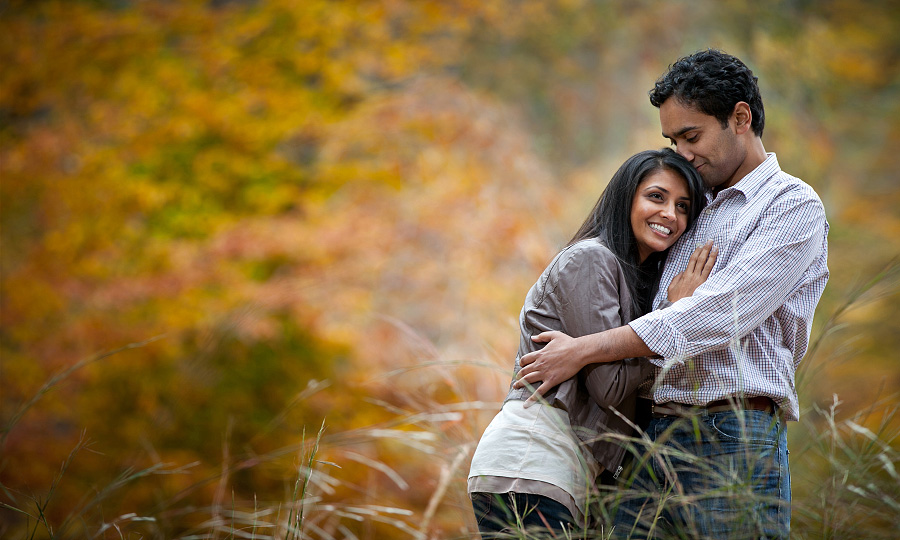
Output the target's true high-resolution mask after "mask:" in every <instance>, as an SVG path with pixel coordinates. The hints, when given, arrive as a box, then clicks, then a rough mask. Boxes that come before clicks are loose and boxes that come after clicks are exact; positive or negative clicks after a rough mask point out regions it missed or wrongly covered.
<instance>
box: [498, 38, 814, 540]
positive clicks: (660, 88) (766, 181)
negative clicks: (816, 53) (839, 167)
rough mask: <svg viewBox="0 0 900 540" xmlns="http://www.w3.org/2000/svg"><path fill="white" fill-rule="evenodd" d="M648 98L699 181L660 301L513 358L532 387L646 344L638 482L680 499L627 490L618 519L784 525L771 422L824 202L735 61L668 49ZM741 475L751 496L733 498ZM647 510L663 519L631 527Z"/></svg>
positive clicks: (751, 528) (808, 289) (620, 526)
mask: <svg viewBox="0 0 900 540" xmlns="http://www.w3.org/2000/svg"><path fill="white" fill-rule="evenodd" d="M650 102H651V103H652V104H653V105H654V106H656V107H658V108H659V118H660V125H661V128H662V134H663V136H664V137H665V138H667V139H669V140H670V141H671V143H672V144H674V145H675V147H676V150H677V152H678V153H679V154H681V155H683V156H684V157H685V158H687V159H688V160H689V161H691V163H692V164H693V165H694V167H695V168H696V169H697V171H698V172H699V173H700V175H701V176H702V177H703V181H704V183H705V184H706V185H707V187H708V188H709V189H710V193H708V194H707V200H708V201H709V204H708V206H707V207H706V208H705V209H704V211H703V212H702V214H701V215H700V217H699V218H698V219H697V221H696V222H695V223H694V226H693V228H692V229H691V231H689V232H688V233H686V234H685V235H684V236H683V237H682V238H681V239H680V240H679V241H678V242H677V243H676V244H675V245H674V246H673V248H672V250H671V252H670V253H669V257H668V260H667V263H666V267H665V270H664V272H663V275H662V278H661V280H660V284H659V292H658V293H657V296H656V298H655V300H654V307H656V308H657V309H656V311H653V312H651V313H649V314H647V315H645V316H643V317H641V318H639V319H637V320H635V321H633V322H632V323H630V324H629V325H627V326H623V327H619V328H615V329H612V330H608V331H606V332H602V333H599V334H592V335H590V336H584V337H581V338H570V337H568V336H566V335H565V334H561V333H559V332H548V333H544V334H540V335H538V336H534V337H533V338H532V339H534V340H535V341H537V342H548V343H547V345H546V346H545V347H544V348H543V349H541V350H539V351H536V352H533V353H530V354H528V355H526V356H524V357H523V358H522V360H521V363H522V366H523V368H522V370H521V371H520V373H519V380H518V381H517V382H516V385H517V386H518V387H524V386H526V383H527V384H535V385H537V383H538V382H540V383H541V384H540V386H538V388H537V390H536V392H535V395H533V396H532V399H535V398H536V396H537V395H538V394H543V393H544V392H546V391H548V390H549V389H550V388H552V387H554V386H556V385H557V384H559V383H560V382H562V381H564V380H566V379H568V378H569V377H572V376H573V375H575V374H576V373H577V372H578V371H579V370H580V369H581V368H582V367H583V366H586V365H588V364H590V363H599V362H612V361H617V360H621V359H624V358H630V357H638V356H648V357H653V358H651V362H652V363H653V364H654V365H655V366H656V380H655V382H654V383H653V384H652V385H650V384H647V385H645V386H644V388H643V390H642V395H643V397H647V398H650V399H652V400H653V415H652V416H653V418H652V419H651V421H650V424H649V426H648V427H647V429H646V433H647V436H648V437H649V438H650V439H651V440H660V441H664V443H665V446H664V447H663V453H664V454H665V451H666V450H668V451H669V453H668V454H665V455H664V456H663V457H659V456H657V457H656V458H654V459H651V460H650V461H648V462H646V463H645V464H644V466H643V468H641V467H639V469H640V473H639V476H638V479H637V483H638V484H640V485H642V486H643V487H644V488H647V489H650V490H651V491H656V492H657V493H659V492H663V493H668V494H671V495H677V496H678V497H680V498H678V497H676V499H672V498H671V497H670V498H669V499H668V502H667V503H666V504H662V503H660V502H659V501H655V502H653V501H649V502H648V500H637V501H631V502H625V503H624V504H623V505H622V506H621V507H620V511H619V512H618V514H617V515H616V529H617V532H618V533H620V534H621V533H628V532H629V531H632V530H635V531H642V529H641V527H642V526H647V528H646V529H643V532H642V533H641V537H646V535H647V534H648V531H649V530H651V529H650V528H649V527H653V529H652V530H657V529H658V528H659V527H665V526H669V527H670V528H671V530H670V531H669V533H668V534H683V535H684V536H687V537H691V538H697V537H712V538H716V537H718V538H726V537H727V538H734V537H736V536H735V535H737V536H740V535H741V534H746V535H747V536H748V537H753V538H760V537H766V538H787V537H788V534H789V530H790V472H789V470H788V461H787V438H786V432H785V429H784V426H783V424H782V422H783V421H788V420H793V421H796V420H797V419H798V417H799V405H798V401H797V393H796V389H795V387H794V372H795V369H796V368H797V366H798V365H799V362H800V360H801V358H802V357H803V355H804V354H805V353H806V349H807V346H808V342H809V335H810V331H811V327H812V319H813V312H814V311H815V307H816V304H817V303H818V301H819V298H820V297H821V295H822V291H823V290H824V288H825V283H826V281H827V280H828V268H827V266H826V262H827V251H828V245H827V233H828V224H827V222H826V219H825V212H824V208H823V206H822V203H821V201H820V200H819V198H818V196H817V195H816V194H815V192H814V191H813V190H812V188H810V187H809V186H808V185H807V184H805V183H803V182H802V181H800V180H799V179H797V178H794V177H792V176H790V175H788V174H786V173H784V172H783V171H782V170H781V169H780V167H779V165H778V161H777V159H776V157H775V154H767V153H766V150H765V148H764V147H763V143H762V138H761V137H762V134H763V128H764V125H765V115H764V111H763V104H762V98H761V96H760V93H759V88H758V86H757V78H756V77H754V76H753V73H752V72H751V71H750V69H748V68H747V66H745V65H744V64H743V63H742V62H741V61H740V60H738V59H737V58H735V57H733V56H731V55H728V54H725V53H723V52H720V51H716V50H707V51H701V52H698V53H695V54H693V55H690V56H688V57H685V58H682V59H679V60H678V61H677V62H676V63H675V64H673V65H672V66H670V67H669V70H668V71H667V72H666V73H665V74H664V75H663V76H662V77H661V78H660V79H659V81H657V83H656V86H655V88H654V89H653V90H651V92H650ZM661 234H664V231H662V232H661ZM708 240H712V242H713V244H714V245H715V246H716V247H717V248H718V260H717V261H716V264H715V267H714V269H713V273H712V274H711V275H710V277H709V279H708V280H707V281H706V283H704V284H703V285H701V286H700V287H699V288H697V290H696V291H695V292H694V294H693V296H690V297H688V298H684V299H681V300H679V301H677V302H675V303H674V304H668V302H666V291H667V289H668V287H669V284H670V283H672V281H673V278H674V279H676V280H677V279H678V277H677V276H676V274H678V273H679V272H680V271H681V270H683V269H684V268H685V267H686V265H687V264H688V259H689V257H690V255H691V253H692V251H693V249H694V247H695V245H697V244H700V243H704V242H707V241H708ZM660 357H661V358H660ZM667 430H668V431H667ZM663 434H665V435H664V436H663ZM685 451H687V453H685ZM691 454H693V455H696V456H699V459H693V460H692V459H691V458H690V455H691ZM673 456H674V457H673ZM742 486H743V488H746V490H748V491H749V494H750V495H751V496H752V497H751V499H752V500H747V499H746V493H745V494H744V495H743V496H739V495H740V493H741V492H740V490H741V488H742ZM741 497H743V499H742V498H741ZM672 500H677V501H680V502H679V503H678V504H670V503H671V501H672ZM660 504H662V506H659V505H660ZM653 505H657V506H653ZM651 506H652V507H651ZM648 513H649V515H650V516H651V517H652V516H654V515H658V516H659V518H660V519H657V520H656V523H655V524H652V523H651V524H650V525H647V524H646V523H643V524H642V523H640V520H638V521H639V523H638V524H637V525H635V519H636V517H637V516H638V515H641V516H646V515H647V514H648ZM632 527H636V528H634V529H632Z"/></svg>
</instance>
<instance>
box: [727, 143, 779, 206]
mask: <svg viewBox="0 0 900 540" xmlns="http://www.w3.org/2000/svg"><path fill="white" fill-rule="evenodd" d="M780 170H781V167H780V166H779V165H778V158H777V157H776V156H775V153H774V152H767V153H766V159H765V161H763V162H762V163H760V164H759V165H757V167H756V168H755V169H753V170H752V171H750V173H748V174H747V176H745V177H743V178H741V179H740V180H738V182H737V184H735V185H733V186H731V187H730V188H728V189H734V190H737V191H740V192H741V193H742V194H743V195H744V197H750V195H752V194H753V193H754V192H756V191H758V190H759V188H760V187H762V184H763V183H764V182H765V181H766V180H768V179H769V178H771V177H772V176H774V175H775V174H776V173H777V172H779V171H780ZM723 191H728V190H727V189H726V190H723Z"/></svg>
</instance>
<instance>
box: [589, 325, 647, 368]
mask: <svg viewBox="0 0 900 540" xmlns="http://www.w3.org/2000/svg"><path fill="white" fill-rule="evenodd" d="M579 340H584V343H582V354H580V355H579V359H580V360H581V361H582V363H583V365H585V366H586V365H588V364H595V363H604V362H615V361H618V360H624V359H625V358H637V357H639V356H653V355H655V354H656V353H655V352H653V351H651V350H650V348H649V347H647V344H646V343H644V341H643V340H642V339H641V338H640V337H639V336H638V335H637V333H635V331H634V330H632V328H631V327H630V326H628V325H627V324H626V325H625V326H620V327H618V328H611V329H609V330H606V331H604V332H600V333H598V334H591V335H589V336H583V337H581V338H579Z"/></svg>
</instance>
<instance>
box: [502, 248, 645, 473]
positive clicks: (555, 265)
mask: <svg viewBox="0 0 900 540" xmlns="http://www.w3.org/2000/svg"><path fill="white" fill-rule="evenodd" d="M640 315H641V314H640V313H632V301H631V293H630V291H629V290H628V287H626V286H625V276H624V274H623V273H622V268H621V266H620V265H619V262H618V260H617V259H616V257H615V255H613V253H612V252H611V251H610V250H609V248H607V247H606V246H605V245H604V244H603V243H601V242H600V241H599V240H597V239H589V240H581V241H579V242H576V243H575V244H572V245H571V246H568V247H566V248H565V249H564V250H562V251H561V252H560V253H559V254H558V255H557V256H556V257H555V258H554V259H553V262H551V263H550V265H549V266H548V267H547V269H546V270H544V272H543V274H541V277H540V278H539V279H538V281H537V283H535V284H534V286H533V287H531V290H530V291H528V295H527V296H526V297H525V304H524V305H523V306H522V312H521V314H520V315H519V327H520V330H521V335H520V339H519V352H518V355H517V356H516V366H515V372H514V375H513V380H515V373H518V371H519V369H520V365H519V358H521V357H522V356H523V355H525V354H527V353H529V352H532V351H535V350H538V349H540V348H541V347H543V346H544V344H543V343H535V342H533V341H532V340H531V336H533V335H537V334H539V333H541V332H545V331H548V330H559V331H561V332H563V333H565V334H568V335H570V336H572V337H579V336H584V335H588V334H593V333H596V332H601V331H603V330H608V329H610V328H616V327H619V326H622V325H625V324H628V323H629V322H631V320H632V319H634V318H635V317H638V316H640ZM651 373H652V367H651V366H650V363H649V362H648V361H647V360H646V359H644V358H629V359H626V360H622V361H619V362H612V363H607V364H591V365H589V366H587V367H585V368H584V369H582V370H581V371H580V372H579V373H578V374H577V375H576V376H575V377H573V378H571V379H569V380H568V381H565V382H563V383H561V384H560V385H558V386H557V387H555V388H553V389H552V390H550V391H549V392H547V393H546V394H545V395H544V399H545V400H546V401H547V402H548V403H549V404H551V405H553V406H555V407H559V408H561V409H563V410H565V411H567V412H568V413H569V420H570V422H571V424H572V429H573V430H574V431H575V434H576V435H577V436H578V438H579V440H581V441H582V442H583V443H585V446H586V449H587V450H588V451H589V452H590V453H591V454H592V455H593V456H594V458H595V459H596V460H597V462H598V463H600V465H602V466H603V467H604V468H605V469H606V470H608V471H612V472H613V473H615V472H616V471H617V469H618V467H619V465H620V464H621V462H622V457H623V456H624V454H625V449H624V448H623V447H622V446H621V445H619V444H616V443H615V442H611V441H604V440H597V436H598V434H603V433H606V432H614V433H620V434H623V435H632V434H633V430H632V428H631V427H630V426H629V425H628V423H627V422H625V421H624V420H623V419H622V418H620V417H618V416H617V415H616V414H615V413H614V412H613V411H612V410H611V408H615V410H617V411H618V412H619V413H621V414H622V415H623V416H625V417H626V418H628V419H630V420H634V417H635V400H636V395H637V392H636V391H637V387H638V385H640V383H641V382H642V381H643V380H644V379H645V378H647V377H648V376H650V374H651ZM530 395H531V391H529V390H528V389H525V388H523V389H520V390H516V389H513V388H512V385H510V391H509V394H508V395H507V397H506V401H509V400H511V399H519V400H524V399H527V398H528V396H530Z"/></svg>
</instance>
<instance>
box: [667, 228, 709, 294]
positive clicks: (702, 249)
mask: <svg viewBox="0 0 900 540" xmlns="http://www.w3.org/2000/svg"><path fill="white" fill-rule="evenodd" d="M718 255H719V248H717V247H715V246H714V245H713V244H712V240H707V242H706V243H705V244H703V245H702V246H697V249H695V250H694V252H693V253H692V254H691V258H690V260H688V264H687V268H685V270H684V272H682V273H680V274H678V275H677V276H675V277H674V278H672V283H671V284H669V289H668V292H669V302H673V303H674V302H676V301H678V300H680V299H682V298H687V297H688V296H691V295H692V294H694V291H695V290H696V289H697V287H699V286H700V284H701V283H703V282H704V281H706V278H708V277H709V273H710V272H712V269H713V266H714V265H715V264H716V257H717V256H718Z"/></svg>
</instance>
